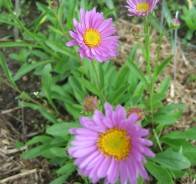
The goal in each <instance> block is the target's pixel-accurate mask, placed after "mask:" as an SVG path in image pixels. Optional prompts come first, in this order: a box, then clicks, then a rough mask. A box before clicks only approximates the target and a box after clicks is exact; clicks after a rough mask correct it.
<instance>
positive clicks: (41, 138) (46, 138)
mask: <svg viewBox="0 0 196 184" xmlns="http://www.w3.org/2000/svg"><path fill="white" fill-rule="evenodd" d="M51 140H52V138H51V137H49V136H47V135H38V136H36V137H33V138H32V139H31V140H29V141H27V143H26V144H27V145H33V144H37V143H49V142H50V141H51Z"/></svg>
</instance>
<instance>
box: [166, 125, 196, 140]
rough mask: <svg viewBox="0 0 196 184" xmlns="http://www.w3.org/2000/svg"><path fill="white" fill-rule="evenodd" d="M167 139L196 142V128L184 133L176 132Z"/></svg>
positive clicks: (168, 135)
mask: <svg viewBox="0 0 196 184" xmlns="http://www.w3.org/2000/svg"><path fill="white" fill-rule="evenodd" d="M165 137H167V138H170V139H191V140H196V127H193V128H190V129H188V130H186V131H184V132H182V131H174V132H171V133H170V134H167V135H166V136H165Z"/></svg>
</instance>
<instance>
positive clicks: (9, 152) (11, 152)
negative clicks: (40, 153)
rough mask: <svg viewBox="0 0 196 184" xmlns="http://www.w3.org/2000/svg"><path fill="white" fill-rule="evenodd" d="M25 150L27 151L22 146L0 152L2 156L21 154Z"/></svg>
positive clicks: (25, 147)
mask: <svg viewBox="0 0 196 184" xmlns="http://www.w3.org/2000/svg"><path fill="white" fill-rule="evenodd" d="M26 149H27V146H23V147H21V148H18V149H17V148H14V149H8V150H2V152H3V153H4V154H6V155H13V154H15V153H18V152H22V151H24V150H26Z"/></svg>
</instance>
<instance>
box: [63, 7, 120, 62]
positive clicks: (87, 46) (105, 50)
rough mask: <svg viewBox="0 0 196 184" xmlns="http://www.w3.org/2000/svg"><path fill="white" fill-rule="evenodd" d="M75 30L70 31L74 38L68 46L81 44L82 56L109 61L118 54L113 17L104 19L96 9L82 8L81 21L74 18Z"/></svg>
mask: <svg viewBox="0 0 196 184" xmlns="http://www.w3.org/2000/svg"><path fill="white" fill-rule="evenodd" d="M73 24H74V27H75V29H74V31H70V35H71V37H72V38H73V40H71V41H69V42H67V44H66V45H67V46H79V53H80V57H81V58H84V57H85V58H88V59H89V60H97V61H99V62H104V61H107V60H109V59H111V58H113V57H115V56H117V46H118V37H117V36H116V29H115V27H114V26H113V24H112V19H111V18H110V19H104V16H103V14H102V13H99V12H96V9H95V8H94V9H93V10H90V11H84V10H83V9H81V10H80V21H79V22H78V21H77V20H75V19H74V21H73Z"/></svg>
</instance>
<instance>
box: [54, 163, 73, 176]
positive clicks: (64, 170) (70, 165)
mask: <svg viewBox="0 0 196 184" xmlns="http://www.w3.org/2000/svg"><path fill="white" fill-rule="evenodd" d="M75 169H76V167H75V165H74V164H73V163H72V162H69V163H66V164H65V165H64V166H63V167H61V168H60V169H58V170H57V174H58V175H61V174H67V175H71V174H72V173H73V172H74V171H75Z"/></svg>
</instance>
